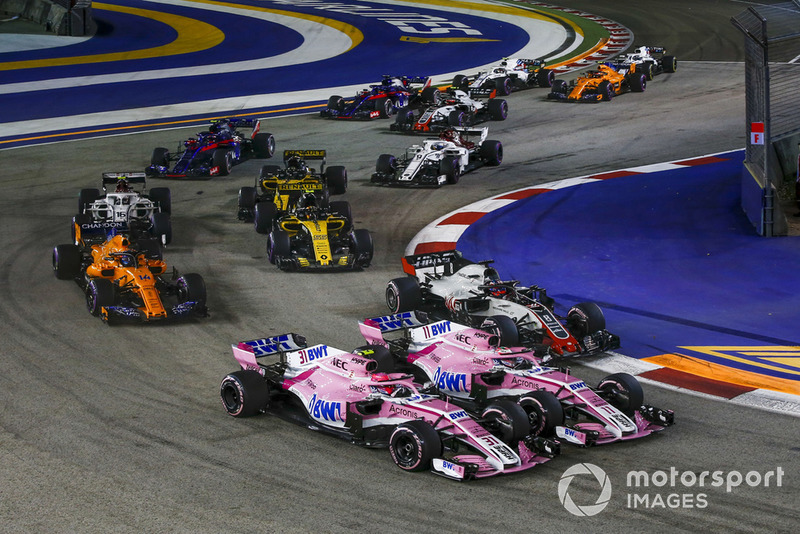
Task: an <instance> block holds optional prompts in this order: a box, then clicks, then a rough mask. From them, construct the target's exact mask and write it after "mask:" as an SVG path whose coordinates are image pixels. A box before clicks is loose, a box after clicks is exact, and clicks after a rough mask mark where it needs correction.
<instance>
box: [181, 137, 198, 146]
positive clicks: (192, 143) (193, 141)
mask: <svg viewBox="0 0 800 534" xmlns="http://www.w3.org/2000/svg"><path fill="white" fill-rule="evenodd" d="M196 145H197V139H196V138H194V137H190V138H189V139H187V140H186V141H184V142H183V146H185V147H186V148H193V147H195V146H196Z"/></svg>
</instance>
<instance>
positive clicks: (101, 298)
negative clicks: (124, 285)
mask: <svg viewBox="0 0 800 534" xmlns="http://www.w3.org/2000/svg"><path fill="white" fill-rule="evenodd" d="M115 300H116V294H115V291H114V284H113V283H111V280H107V279H105V278H93V279H92V280H91V282H89V285H88V286H86V307H87V308H88V309H89V313H91V314H92V315H94V316H95V317H97V316H99V315H100V313H101V312H102V311H103V308H104V307H105V306H113V305H114V301H115Z"/></svg>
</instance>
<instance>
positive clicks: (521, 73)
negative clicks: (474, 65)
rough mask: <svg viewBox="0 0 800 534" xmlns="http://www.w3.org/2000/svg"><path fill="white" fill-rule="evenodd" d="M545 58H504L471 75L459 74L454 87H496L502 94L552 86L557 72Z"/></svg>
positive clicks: (455, 78) (454, 81) (454, 79)
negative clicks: (490, 66)
mask: <svg viewBox="0 0 800 534" xmlns="http://www.w3.org/2000/svg"><path fill="white" fill-rule="evenodd" d="M546 66H547V62H546V61H545V60H543V59H525V58H513V57H508V58H504V59H503V60H502V61H501V62H500V64H499V65H497V66H496V67H492V68H490V69H489V70H487V71H482V72H479V73H477V74H473V75H471V76H465V75H464V74H458V75H456V76H455V77H454V78H453V87H455V88H458V89H495V90H496V91H497V93H498V94H500V95H508V94H511V92H512V91H518V90H520V89H528V88H530V87H536V86H539V87H552V86H553V82H554V81H555V73H554V72H553V71H552V70H550V69H548V68H546Z"/></svg>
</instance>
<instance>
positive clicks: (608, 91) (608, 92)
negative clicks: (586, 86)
mask: <svg viewBox="0 0 800 534" xmlns="http://www.w3.org/2000/svg"><path fill="white" fill-rule="evenodd" d="M597 94H598V95H600V96H601V97H602V98H603V100H605V101H609V100H611V99H612V98H614V86H613V85H611V82H609V81H608V80H603V81H602V82H600V85H598V86H597Z"/></svg>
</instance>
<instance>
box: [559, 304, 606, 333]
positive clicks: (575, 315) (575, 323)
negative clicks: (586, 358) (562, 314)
mask: <svg viewBox="0 0 800 534" xmlns="http://www.w3.org/2000/svg"><path fill="white" fill-rule="evenodd" d="M605 329H606V317H605V315H603V310H601V309H600V306H598V305H597V304H595V303H594V302H581V303H579V304H576V305H575V306H573V307H572V308H570V309H569V311H568V312H567V330H569V333H570V334H572V335H573V336H574V337H575V339H577V340H578V341H581V340H582V339H583V338H585V337H586V336H590V335H592V334H594V333H595V332H599V331H600V330H605Z"/></svg>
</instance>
